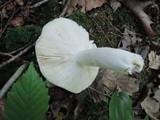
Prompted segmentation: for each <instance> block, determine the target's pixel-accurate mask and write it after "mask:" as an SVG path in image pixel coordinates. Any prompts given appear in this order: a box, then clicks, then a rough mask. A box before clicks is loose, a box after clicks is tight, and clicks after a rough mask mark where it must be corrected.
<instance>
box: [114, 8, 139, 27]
mask: <svg viewBox="0 0 160 120" xmlns="http://www.w3.org/2000/svg"><path fill="white" fill-rule="evenodd" d="M135 19H136V17H135V16H134V15H133V13H131V11H128V10H127V9H125V8H124V7H122V8H118V9H117V10H116V12H115V13H114V14H113V21H114V24H116V26H117V27H118V28H119V29H121V28H124V27H128V28H136V27H137V26H138V24H136V21H135ZM117 23H118V24H117Z"/></svg>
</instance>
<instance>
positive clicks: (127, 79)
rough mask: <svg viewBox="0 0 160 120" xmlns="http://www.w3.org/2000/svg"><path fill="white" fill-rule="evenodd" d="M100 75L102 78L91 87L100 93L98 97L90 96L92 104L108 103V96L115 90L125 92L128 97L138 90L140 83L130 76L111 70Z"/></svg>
mask: <svg viewBox="0 0 160 120" xmlns="http://www.w3.org/2000/svg"><path fill="white" fill-rule="evenodd" d="M101 74H102V77H101V78H100V79H96V80H95V81H94V83H93V84H92V86H91V87H93V88H95V89H96V90H97V91H99V92H101V93H102V94H98V95H93V94H92V97H93V100H94V102H100V101H105V102H108V96H110V95H111V94H112V93H113V92H115V91H116V90H117V89H118V90H120V91H123V92H126V93H127V94H128V95H132V94H133V93H134V92H137V91H138V90H139V83H140V81H139V80H138V79H135V78H133V77H131V76H127V75H121V74H118V73H116V72H114V71H112V70H104V71H103V72H102V73H101ZM94 92H95V91H94ZM104 94H106V95H104ZM107 95H108V96H107Z"/></svg>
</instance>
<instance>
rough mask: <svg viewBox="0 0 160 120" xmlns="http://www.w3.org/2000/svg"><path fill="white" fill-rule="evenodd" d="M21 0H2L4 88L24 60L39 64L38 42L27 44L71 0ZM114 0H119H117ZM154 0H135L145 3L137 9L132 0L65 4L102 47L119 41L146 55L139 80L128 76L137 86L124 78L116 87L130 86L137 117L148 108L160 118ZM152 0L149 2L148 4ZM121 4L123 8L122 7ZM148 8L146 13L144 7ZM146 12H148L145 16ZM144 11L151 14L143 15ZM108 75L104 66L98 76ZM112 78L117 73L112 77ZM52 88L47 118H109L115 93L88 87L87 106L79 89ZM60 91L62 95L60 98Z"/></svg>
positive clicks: (158, 19)
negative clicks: (90, 6) (73, 91)
mask: <svg viewBox="0 0 160 120" xmlns="http://www.w3.org/2000/svg"><path fill="white" fill-rule="evenodd" d="M15 1H16V0H15ZM15 1H14V0H9V1H8V2H6V1H5V0H1V1H0V10H1V24H0V27H1V28H0V31H1V33H0V41H1V42H0V88H2V87H3V86H4V85H5V83H6V82H7V81H8V79H9V78H10V77H11V76H12V75H13V74H14V73H15V71H16V70H17V69H18V68H19V66H20V65H22V64H23V63H29V62H31V61H33V62H34V63H35V67H36V69H37V70H38V64H37V60H36V57H35V51H34V47H30V48H29V49H28V50H27V51H26V52H24V51H23V50H24V49H25V48H27V47H28V46H30V45H32V44H33V43H34V42H35V41H36V40H37V38H38V37H39V35H40V34H41V30H42V27H43V26H44V25H45V24H46V23H47V22H49V21H51V20H53V19H55V18H57V17H59V15H62V11H63V10H64V8H65V7H66V4H67V1H65V0H64V1H63V2H64V3H63V2H62V1H61V0H49V1H46V2H45V3H44V4H41V5H40V6H34V5H35V4H36V3H39V2H41V1H40V0H35V1H32V0H26V1H27V2H26V1H25V2H24V3H23V4H22V3H21V2H22V1H23V0H19V1H20V2H17V3H16V2H15ZM17 1H18V0H17ZM43 1H45V0H43ZM81 1H83V0H81ZM89 1H90V0H89ZM95 1H96V0H95ZM112 1H114V2H115V1H116V0H112ZM120 1H121V0H120ZM126 1H127V0H126ZM114 2H113V3H114ZM138 2H139V1H138ZM138 2H137V3H138ZM152 2H153V3H151V4H150V3H147V2H142V4H141V5H137V3H136V2H135V3H134V2H133V4H134V5H137V6H138V7H137V9H139V8H140V10H139V11H138V12H137V13H136V12H135V10H134V9H133V8H132V5H130V3H129V2H128V3H127V2H124V1H123V0H122V1H121V3H119V2H118V0H117V3H116V2H115V3H114V4H112V7H111V3H109V1H107V2H106V3H104V4H102V5H99V6H97V7H96V8H94V9H91V10H88V9H87V5H86V6H85V5H83V4H76V5H73V3H71V2H70V3H69V7H67V9H66V10H64V12H65V14H64V15H62V16H63V17H67V18H69V19H72V20H74V21H75V22H77V23H78V24H79V25H81V26H83V27H84V28H85V29H86V30H87V31H88V32H89V35H90V40H94V42H95V43H96V45H97V46H98V47H114V48H117V47H118V48H121V49H125V50H128V51H131V52H135V53H138V54H141V55H142V56H143V58H144V59H145V66H144V69H143V71H142V72H141V75H140V77H139V79H138V82H137V79H136V80H134V82H135V83H133V80H131V81H129V82H126V81H125V82H122V83H124V84H125V85H127V84H128V85H130V86H131V87H125V86H123V85H121V84H120V83H117V84H116V87H117V86H118V87H120V88H121V90H122V91H123V90H124V91H126V92H127V93H128V94H129V95H130V96H131V98H132V100H133V109H134V113H135V116H136V119H137V120H142V119H143V118H144V117H145V115H146V112H147V114H148V115H149V116H150V117H151V118H152V119H157V120H158V119H160V111H159V110H160V107H159V108H157V109H158V111H154V113H153V112H152V109H153V108H152V107H156V105H157V104H158V105H159V106H160V70H159V69H160V52H159V51H160V36H159V32H160V11H159V9H160V2H159V0H152ZM146 3H147V6H146V5H145V4H146ZM120 4H121V6H120ZM77 6H78V7H77ZM118 6H119V7H118ZM85 7H86V8H85ZM116 7H118V8H117V9H116ZM84 8H85V10H84ZM143 10H144V11H145V13H146V14H145V13H143V12H144V11H143ZM82 11H83V12H82ZM142 11H143V12H142ZM140 12H142V14H143V15H142V16H140V17H139V13H140ZM141 17H145V18H143V19H141ZM151 21H152V22H151ZM21 51H23V52H24V53H23V54H22V55H19V56H18V57H17V58H15V59H14V60H12V61H11V62H9V63H7V64H5V65H4V66H3V63H5V62H6V61H7V60H9V59H11V58H14V57H15V56H16V55H17V54H18V53H20V52H21ZM108 75H110V73H109V72H108V71H107V70H102V73H100V75H99V76H100V78H97V79H102V78H103V79H108V78H107V77H105V76H108ZM111 76H112V75H111ZM118 78H119V77H118ZM111 79H114V78H113V77H112V78H111ZM122 79H126V80H128V79H131V78H128V77H126V76H123V77H121V81H122ZM97 81H98V80H97ZM111 82H113V81H111ZM95 84H97V83H95ZM103 84H105V83H103ZM105 85H106V84H105ZM94 86H97V85H94ZM107 87H113V86H107ZM95 89H96V91H98V92H100V93H98V94H101V93H103V92H104V91H105V90H104V89H101V90H100V89H99V88H97V87H95ZM117 89H118V88H117ZM53 91H54V92H53ZM55 91H56V93H55ZM96 91H94V92H96ZM49 92H50V93H49V94H50V96H51V98H52V99H53V100H52V99H51V100H50V109H49V110H48V112H47V115H46V118H45V119H46V120H52V119H53V118H54V119H57V120H59V119H66V120H70V119H73V118H74V117H75V116H76V115H77V114H78V115H77V116H78V117H77V116H76V117H77V119H78V120H103V119H104V120H107V119H108V101H109V99H110V98H108V97H107V96H105V97H106V98H104V97H102V96H101V97H100V96H99V98H100V100H97V97H95V95H91V93H87V96H85V98H84V100H83V103H82V104H83V105H82V106H83V107H82V106H81V107H80V108H79V107H77V104H78V102H81V101H78V102H77V101H76V100H75V99H73V97H71V96H74V95H73V94H71V93H69V92H67V91H64V90H62V89H60V88H57V87H55V88H54V89H50V91H49ZM92 92H93V91H92ZM112 92H113V91H112ZM104 93H105V94H110V95H112V93H111V92H110V93H106V91H105V92H104ZM57 95H58V96H59V97H58V98H54V97H55V96H57ZM155 95H156V96H157V97H155ZM82 96H83V95H82ZM5 97H6V96H5ZM5 97H4V98H5ZM74 97H75V96H74ZM68 98H71V99H68ZM101 98H102V99H101ZM146 98H147V100H146ZM157 98H158V99H157ZM77 99H78V97H77ZM152 99H156V102H157V103H153V102H152ZM144 100H145V105H142V106H143V109H142V106H141V103H142V102H144ZM153 101H155V100H153ZM149 104H150V105H149ZM147 105H148V106H147ZM53 108H54V109H53ZM148 108H149V110H148ZM53 111H54V112H55V113H56V114H55V113H53ZM145 111H146V112H145ZM75 114H76V115H75Z"/></svg>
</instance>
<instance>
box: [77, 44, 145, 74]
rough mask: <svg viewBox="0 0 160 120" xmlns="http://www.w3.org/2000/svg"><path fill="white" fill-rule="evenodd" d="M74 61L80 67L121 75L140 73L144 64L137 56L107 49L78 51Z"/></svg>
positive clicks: (119, 50)
mask: <svg viewBox="0 0 160 120" xmlns="http://www.w3.org/2000/svg"><path fill="white" fill-rule="evenodd" d="M75 59H76V61H77V62H78V63H79V64H82V65H88V66H96V67H101V68H106V69H111V70H114V71H116V72H118V73H122V74H132V73H134V72H140V71H141V70H142V68H143V64H144V63H143V59H142V57H141V56H140V55H138V54H134V53H131V52H128V51H125V50H121V49H115V48H108V47H105V48H92V49H87V50H83V51H80V52H79V53H78V54H77V55H76V57H75Z"/></svg>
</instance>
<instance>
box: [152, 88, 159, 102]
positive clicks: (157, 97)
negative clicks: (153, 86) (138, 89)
mask: <svg viewBox="0 0 160 120" xmlns="http://www.w3.org/2000/svg"><path fill="white" fill-rule="evenodd" d="M153 98H154V99H156V100H157V101H159V103H160V88H159V89H157V90H156V91H155V92H154V96H153Z"/></svg>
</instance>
